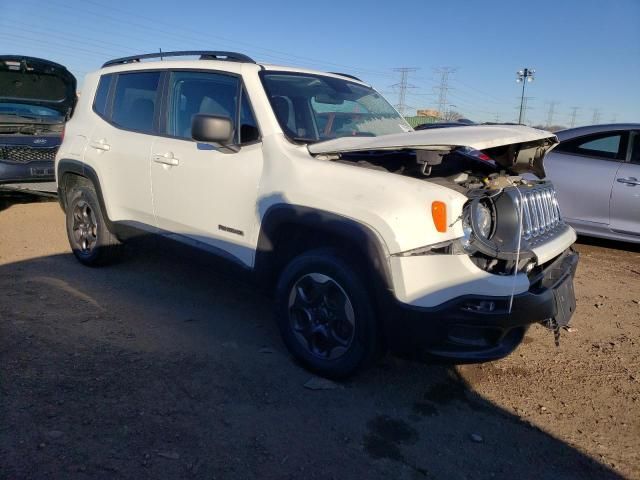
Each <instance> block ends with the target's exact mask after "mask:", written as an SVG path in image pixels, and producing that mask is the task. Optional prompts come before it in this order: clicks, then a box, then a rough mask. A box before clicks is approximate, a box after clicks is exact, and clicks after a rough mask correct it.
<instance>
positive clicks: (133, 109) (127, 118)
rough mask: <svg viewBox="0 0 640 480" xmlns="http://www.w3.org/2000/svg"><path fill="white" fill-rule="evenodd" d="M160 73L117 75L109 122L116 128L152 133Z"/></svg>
mask: <svg viewBox="0 0 640 480" xmlns="http://www.w3.org/2000/svg"><path fill="white" fill-rule="evenodd" d="M159 83H160V72H136V73H121V74H118V77H117V80H116V87H115V93H114V96H113V113H112V115H111V121H112V122H113V123H114V124H115V125H117V126H118V127H122V128H126V129H128V130H136V131H138V132H142V133H153V132H154V131H155V129H154V118H155V110H156V106H157V104H158V101H157V99H158V85H159Z"/></svg>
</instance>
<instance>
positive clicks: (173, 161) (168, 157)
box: [152, 152, 180, 167]
mask: <svg viewBox="0 0 640 480" xmlns="http://www.w3.org/2000/svg"><path fill="white" fill-rule="evenodd" d="M152 158H153V161H154V162H156V163H162V164H163V165H170V166H172V167H177V166H178V165H180V160H178V159H177V158H176V157H174V156H173V152H166V153H154V154H153V155H152Z"/></svg>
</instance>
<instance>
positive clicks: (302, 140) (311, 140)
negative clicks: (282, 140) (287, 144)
mask: <svg viewBox="0 0 640 480" xmlns="http://www.w3.org/2000/svg"><path fill="white" fill-rule="evenodd" d="M291 139H292V140H294V141H296V142H300V143H316V142H318V141H319V140H316V139H315V138H305V137H291Z"/></svg>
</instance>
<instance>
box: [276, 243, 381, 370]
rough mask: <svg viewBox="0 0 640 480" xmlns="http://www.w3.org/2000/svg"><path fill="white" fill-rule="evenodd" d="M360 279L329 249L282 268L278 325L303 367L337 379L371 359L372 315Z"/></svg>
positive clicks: (375, 335)
mask: <svg viewBox="0 0 640 480" xmlns="http://www.w3.org/2000/svg"><path fill="white" fill-rule="evenodd" d="M364 278H365V277H364V275H362V274H361V273H360V271H359V269H358V267H357V266H355V265H352V264H351V263H350V262H348V261H346V260H345V259H344V258H342V257H341V256H340V255H339V254H338V253H337V252H336V251H335V250H332V249H319V250H313V251H309V252H306V253H303V254H301V255H299V256H297V257H295V258H294V259H293V260H292V261H291V262H290V263H289V264H288V265H287V266H286V267H285V268H284V270H283V271H282V273H281V275H280V278H279V280H278V284H277V287H276V296H275V301H276V319H277V323H278V327H279V328H280V333H281V335H282V339H283V341H284V343H285V345H286V346H287V348H288V349H289V351H290V352H291V353H292V354H293V356H294V357H295V358H296V359H297V360H298V361H299V362H300V363H301V364H302V365H304V366H305V367H306V368H307V369H309V370H311V371H313V372H314V373H317V374H319V375H321V376H323V377H327V378H336V379H340V378H345V377H348V376H350V375H353V374H354V373H355V372H356V371H357V370H359V369H361V368H363V367H365V366H367V365H368V364H369V363H371V362H372V361H373V360H374V359H375V358H376V354H377V351H378V349H379V342H378V328H377V319H376V314H375V310H374V302H373V297H372V295H371V294H370V292H369V291H368V289H367V288H366V287H365V283H364V281H363V279H364Z"/></svg>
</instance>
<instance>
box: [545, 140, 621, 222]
mask: <svg viewBox="0 0 640 480" xmlns="http://www.w3.org/2000/svg"><path fill="white" fill-rule="evenodd" d="M626 146H627V134H626V132H620V131H614V132H605V133H597V134H591V135H585V136H583V137H579V138H575V139H571V140H566V141H563V142H561V143H560V145H558V146H557V147H556V148H555V149H554V150H553V152H551V154H550V155H549V157H548V158H547V159H545V170H546V171H547V177H548V178H549V179H551V181H552V182H553V184H554V185H555V187H556V191H557V193H558V200H559V202H560V210H561V211H562V215H563V217H565V219H567V220H569V221H575V220H577V221H579V222H589V223H597V224H601V225H609V223H610V215H609V200H610V198H611V190H612V188H613V183H614V181H615V178H616V174H617V172H618V169H619V168H620V165H621V164H622V162H623V161H624V158H625V156H626Z"/></svg>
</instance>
